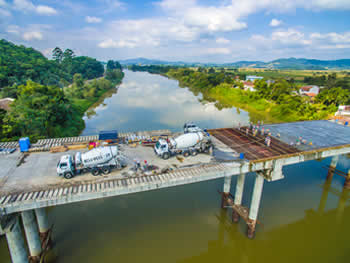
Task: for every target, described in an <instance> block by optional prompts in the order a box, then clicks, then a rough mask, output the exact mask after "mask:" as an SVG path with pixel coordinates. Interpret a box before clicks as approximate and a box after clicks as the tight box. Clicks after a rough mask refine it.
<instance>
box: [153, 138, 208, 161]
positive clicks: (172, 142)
mask: <svg viewBox="0 0 350 263" xmlns="http://www.w3.org/2000/svg"><path fill="white" fill-rule="evenodd" d="M211 148H212V142H211V139H210V136H208V135H207V134H206V133H204V132H192V133H185V134H182V135H179V136H177V137H175V138H169V139H159V140H158V141H157V143H156V145H155V146H154V151H155V153H156V154H157V155H158V156H159V157H161V158H163V159H164V160H166V159H168V158H169V157H170V156H173V155H176V154H182V155H183V156H184V157H187V156H189V155H192V156H195V155H197V154H198V153H201V152H206V153H207V152H209V151H210V150H211Z"/></svg>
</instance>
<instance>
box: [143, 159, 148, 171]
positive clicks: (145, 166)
mask: <svg viewBox="0 0 350 263" xmlns="http://www.w3.org/2000/svg"><path fill="white" fill-rule="evenodd" d="M144 163H145V164H144V166H143V167H144V170H145V171H148V163H147V161H146V160H145V161H144Z"/></svg>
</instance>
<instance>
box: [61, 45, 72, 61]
mask: <svg viewBox="0 0 350 263" xmlns="http://www.w3.org/2000/svg"><path fill="white" fill-rule="evenodd" d="M73 57H74V52H73V50H71V49H69V48H67V49H66V50H65V51H64V53H63V60H68V61H71V60H72V59H73Z"/></svg>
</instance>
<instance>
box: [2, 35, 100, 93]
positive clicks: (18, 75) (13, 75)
mask: <svg viewBox="0 0 350 263" xmlns="http://www.w3.org/2000/svg"><path fill="white" fill-rule="evenodd" d="M53 57H54V60H48V59H47V58H46V57H45V56H43V55H42V54H41V53H40V52H39V51H36V50H34V49H33V48H26V47H24V46H16V45H14V44H12V43H11V42H8V41H6V40H0V90H1V97H12V98H16V97H17V89H18V87H19V86H20V85H23V84H25V83H26V81H27V80H32V81H34V82H36V83H39V84H42V85H49V86H50V85H56V86H59V87H63V86H66V85H67V84H68V83H71V82H72V80H73V75H74V74H76V73H80V74H82V75H83V77H84V78H86V79H93V78H97V77H101V76H102V75H103V72H104V68H103V65H102V64H101V63H100V62H98V61H97V60H96V59H93V58H90V57H75V56H74V52H73V51H72V50H70V49H66V50H65V51H64V52H62V50H61V49H60V48H58V47H57V48H55V49H54V51H53Z"/></svg>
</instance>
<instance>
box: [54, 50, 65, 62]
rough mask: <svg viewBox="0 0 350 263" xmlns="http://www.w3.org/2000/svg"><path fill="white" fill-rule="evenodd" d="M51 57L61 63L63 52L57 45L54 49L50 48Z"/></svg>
mask: <svg viewBox="0 0 350 263" xmlns="http://www.w3.org/2000/svg"><path fill="white" fill-rule="evenodd" d="M52 58H53V59H54V60H56V61H57V62H58V63H61V61H62V59H63V52H62V50H61V49H60V48H59V47H55V49H54V50H52Z"/></svg>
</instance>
